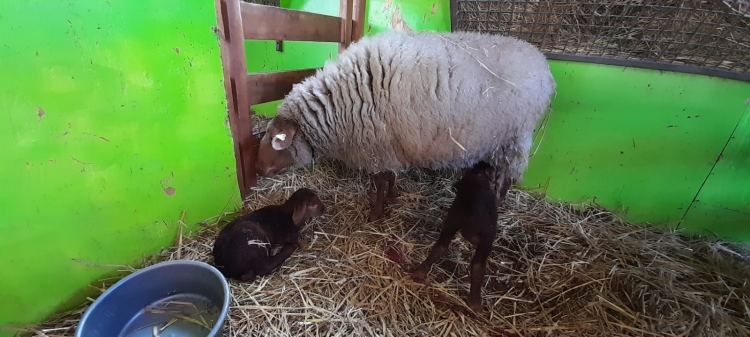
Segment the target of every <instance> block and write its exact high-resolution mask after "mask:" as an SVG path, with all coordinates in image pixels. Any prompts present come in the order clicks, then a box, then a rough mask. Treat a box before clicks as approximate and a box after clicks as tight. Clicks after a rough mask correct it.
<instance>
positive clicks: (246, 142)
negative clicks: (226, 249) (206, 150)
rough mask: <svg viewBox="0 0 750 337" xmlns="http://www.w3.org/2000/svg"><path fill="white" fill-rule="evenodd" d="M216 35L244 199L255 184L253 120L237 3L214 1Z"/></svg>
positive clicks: (224, 0)
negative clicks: (217, 36)
mask: <svg viewBox="0 0 750 337" xmlns="http://www.w3.org/2000/svg"><path fill="white" fill-rule="evenodd" d="M214 4H215V6H216V21H217V27H218V34H219V45H220V50H221V60H222V64H223V67H222V68H223V71H224V89H225V91H226V97H227V106H228V110H229V124H230V129H231V130H232V138H233V140H234V154H235V160H236V166H237V181H238V183H239V187H240V195H241V196H242V199H243V200H244V199H245V197H247V195H248V194H249V193H250V187H252V186H255V185H256V184H257V180H256V175H255V149H254V147H255V146H254V143H255V142H254V141H253V137H252V130H253V125H252V120H251V118H250V105H249V104H248V98H247V94H246V93H247V64H246V61H245V39H244V37H243V30H242V18H241V15H240V3H239V0H214Z"/></svg>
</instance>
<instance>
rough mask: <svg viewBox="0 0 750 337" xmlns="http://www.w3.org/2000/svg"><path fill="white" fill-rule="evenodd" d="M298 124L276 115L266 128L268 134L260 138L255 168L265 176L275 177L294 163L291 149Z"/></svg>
mask: <svg viewBox="0 0 750 337" xmlns="http://www.w3.org/2000/svg"><path fill="white" fill-rule="evenodd" d="M297 129H298V127H297V124H296V123H294V122H293V121H290V120H287V119H284V118H281V117H278V116H277V117H275V118H274V119H273V120H272V121H271V123H269V124H268V127H267V128H266V134H265V135H264V136H263V138H262V139H261V140H260V144H259V146H258V157H257V158H256V160H255V170H256V172H257V173H258V174H259V175H261V176H263V177H273V176H275V175H276V174H277V173H279V172H280V171H281V170H283V169H285V168H287V167H289V166H292V165H294V156H293V155H292V152H291V151H290V148H289V147H290V146H291V145H292V140H294V135H295V134H296V133H297Z"/></svg>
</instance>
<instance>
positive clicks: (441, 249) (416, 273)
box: [411, 220, 461, 282]
mask: <svg viewBox="0 0 750 337" xmlns="http://www.w3.org/2000/svg"><path fill="white" fill-rule="evenodd" d="M460 226H461V223H460V222H458V221H450V220H446V221H445V222H444V223H443V228H442V230H441V231H440V237H439V238H438V240H437V242H435V244H434V245H433V246H432V249H430V254H429V255H427V258H426V259H425V260H424V262H422V263H421V264H420V265H419V266H417V267H416V268H414V270H412V272H411V278H412V279H413V280H414V281H416V282H423V281H424V279H425V277H427V272H429V271H430V268H431V267H432V265H433V264H434V263H435V262H436V261H437V260H438V259H439V258H441V257H442V256H443V255H445V253H447V252H448V246H450V244H451V240H453V237H454V236H455V235H456V233H457V232H458V230H459V229H460V228H461V227H460Z"/></svg>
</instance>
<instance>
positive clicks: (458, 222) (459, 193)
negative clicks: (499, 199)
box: [411, 161, 497, 312]
mask: <svg viewBox="0 0 750 337" xmlns="http://www.w3.org/2000/svg"><path fill="white" fill-rule="evenodd" d="M491 173H492V167H491V166H490V165H489V164H487V163H486V162H484V161H480V162H479V163H477V164H476V165H474V167H473V168H471V169H468V170H465V171H464V175H463V177H462V178H461V180H459V181H458V182H457V183H455V184H454V185H453V186H454V187H455V188H456V198H455V199H454V200H453V204H451V207H450V209H449V210H448V215H446V216H445V219H444V220H443V226H442V228H441V229H440V237H439V238H438V240H437V242H435V244H434V245H433V246H432V249H430V253H429V254H428V255H427V258H426V259H425V260H424V261H423V262H422V263H421V264H419V266H417V267H416V268H414V270H412V273H411V275H412V278H413V279H414V280H415V281H417V282H422V281H424V278H425V277H426V276H427V273H428V272H429V271H430V268H431V267H432V265H433V264H434V263H435V262H437V260H438V259H439V258H441V257H443V255H445V253H447V252H448V247H449V246H450V244H451V241H452V240H453V237H454V236H455V235H456V233H458V232H459V231H460V232H461V236H463V237H464V239H466V241H469V243H470V244H471V245H472V247H474V257H473V258H472V259H471V267H470V269H469V272H470V277H471V288H469V296H468V297H467V299H466V303H468V304H469V307H470V308H471V309H472V310H474V311H476V312H481V311H482V297H481V291H482V279H483V278H484V272H485V269H486V267H487V258H488V257H489V256H490V253H491V252H492V242H494V241H495V236H496V235H497V204H496V203H495V201H496V200H495V198H494V197H493V195H492V190H491V189H490V175H491Z"/></svg>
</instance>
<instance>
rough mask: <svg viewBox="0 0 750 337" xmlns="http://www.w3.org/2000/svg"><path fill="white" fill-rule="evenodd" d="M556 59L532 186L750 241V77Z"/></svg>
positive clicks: (637, 218) (633, 216) (635, 216)
mask: <svg viewBox="0 0 750 337" xmlns="http://www.w3.org/2000/svg"><path fill="white" fill-rule="evenodd" d="M550 63H551V68H552V72H553V75H554V76H555V79H556V80H557V83H558V89H557V98H556V99H555V100H554V102H553V112H552V114H551V115H550V119H549V123H548V125H547V126H546V132H544V133H543V134H544V138H543V139H542V143H541V146H540V147H539V150H538V152H537V153H536V154H535V156H534V157H533V158H532V159H531V161H530V163H529V169H528V171H527V173H526V175H525V182H524V186H525V187H527V188H530V189H537V190H546V192H547V195H548V196H549V197H550V198H553V199H559V200H563V201H568V202H576V203H578V202H587V203H590V202H592V201H593V202H596V203H598V204H599V205H601V206H604V207H606V208H608V209H610V210H613V211H615V212H618V213H620V214H622V215H624V216H625V217H626V218H627V219H628V220H630V221H633V222H636V223H646V222H649V223H655V224H666V225H668V226H670V227H672V228H682V229H685V231H686V232H687V233H696V234H706V232H705V231H703V230H710V231H712V232H714V233H716V234H718V235H719V236H721V237H724V238H729V239H732V240H740V241H750V147H749V146H750V116H749V115H750V109H749V108H748V107H747V105H746V103H745V102H746V100H747V99H748V98H749V97H750V83H744V82H737V81H730V80H724V79H718V78H710V77H706V76H698V75H691V74H681V73H671V72H661V71H655V70H646V69H634V68H624V67H613V66H604V65H596V64H585V63H575V62H560V61H551V62H550ZM743 114H744V117H743ZM735 129H736V131H735ZM733 132H734V135H733ZM541 135H542V133H539V132H538V133H537V135H536V136H537V139H539V138H540V137H541ZM730 137H734V138H733V139H732V140H731V141H730V142H729V144H727V141H729V140H730ZM725 146H726V149H725ZM722 151H723V153H724V155H723V157H722V158H723V159H722V160H720V161H719V162H718V163H717V158H719V157H720V155H721V154H722ZM707 178H708V179H707ZM704 182H705V185H704ZM696 196H697V198H696ZM694 199H697V200H698V201H696V202H695V203H693V200H694ZM691 205H692V206H691Z"/></svg>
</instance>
